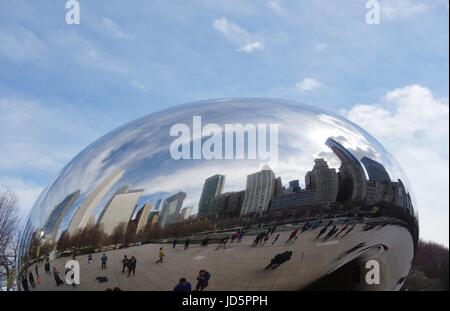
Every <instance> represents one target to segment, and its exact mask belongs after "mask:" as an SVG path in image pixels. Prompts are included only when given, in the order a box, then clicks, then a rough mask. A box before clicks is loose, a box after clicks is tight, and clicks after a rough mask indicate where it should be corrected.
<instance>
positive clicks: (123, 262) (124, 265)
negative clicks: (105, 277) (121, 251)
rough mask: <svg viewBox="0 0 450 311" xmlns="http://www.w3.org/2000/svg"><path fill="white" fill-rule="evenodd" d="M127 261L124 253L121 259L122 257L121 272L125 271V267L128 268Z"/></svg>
mask: <svg viewBox="0 0 450 311" xmlns="http://www.w3.org/2000/svg"><path fill="white" fill-rule="evenodd" d="M128 263H129V259H128V257H127V255H124V256H123V259H122V273H124V272H125V268H128V270H129V266H128Z"/></svg>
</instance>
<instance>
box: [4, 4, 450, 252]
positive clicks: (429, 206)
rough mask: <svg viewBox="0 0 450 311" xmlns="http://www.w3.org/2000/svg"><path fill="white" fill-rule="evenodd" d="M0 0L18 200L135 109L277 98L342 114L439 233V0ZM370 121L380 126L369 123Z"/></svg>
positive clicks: (7, 161)
mask: <svg viewBox="0 0 450 311" xmlns="http://www.w3.org/2000/svg"><path fill="white" fill-rule="evenodd" d="M79 2H80V5H81V24H80V25H67V24H66V23H65V14H66V9H65V3H66V1H64V0H60V1H50V0H48V1H47V0H41V1H39V2H37V1H36V2H31V1H21V0H3V1H1V2H0V150H1V152H0V187H3V188H8V189H11V190H14V191H16V192H17V194H18V196H19V199H20V202H21V207H22V209H23V210H24V211H27V210H29V209H30V208H31V205H32V204H33V202H34V200H35V199H36V197H37V195H38V194H39V193H40V191H41V190H42V189H43V187H45V185H47V184H48V183H49V182H50V181H51V179H52V177H54V176H55V175H56V173H57V172H58V171H59V170H60V169H61V168H62V167H63V166H64V165H65V164H66V163H67V162H68V161H69V160H70V159H71V158H73V157H74V156H75V155H76V154H77V153H78V152H79V151H80V150H81V149H82V148H83V147H85V146H86V145H88V144H89V143H91V142H92V141H94V140H95V139H96V138H98V137H100V136H101V135H103V134H105V133H107V132H108V131H110V130H112V129H114V128H115V127H117V126H119V125H122V124H123V123H125V122H127V121H130V120H133V119H135V118H137V117H140V116H142V115H145V114H148V113H151V112H154V111H158V110H161V109H163V108H166V107H169V106H173V105H177V104H182V103H186V102H191V101H196V100H200V99H207V98H217V97H239V96H257V97H278V98H284V99H292V100H297V101H301V102H304V103H308V104H313V105H317V106H320V107H323V108H326V109H329V110H332V111H334V112H338V113H341V114H342V115H344V116H346V117H348V118H350V119H352V120H353V121H355V122H356V123H358V124H359V125H361V126H362V127H364V128H366V129H367V130H368V131H369V132H370V133H371V134H373V135H374V136H375V137H376V138H377V139H378V140H379V141H380V142H381V143H383V144H384V145H385V147H386V148H387V149H388V150H390V151H391V152H392V153H393V154H394V155H395V156H396V157H397V159H398V160H399V161H400V162H401V163H402V165H403V168H404V170H405V171H406V172H407V173H408V176H409V178H410V180H411V183H412V186H413V189H414V190H415V194H416V197H417V200H418V205H419V214H420V219H421V220H420V221H421V233H422V237H423V238H425V239H433V240H437V241H439V242H441V243H444V244H446V245H448V236H449V229H448V218H449V217H448V210H449V199H448V197H449V194H448V180H449V176H448V149H449V148H448V140H449V138H448V122H449V121H448V120H449V109H448V97H449V95H448V94H449V89H448V85H449V74H448V73H449V60H448V54H449V39H448V37H449V29H448V27H449V26H448V24H449V20H448V18H449V17H448V15H449V9H448V0H431V1H424V0H423V1H419V0H397V1H380V3H381V23H380V24H379V25H368V24H367V23H366V22H365V14H366V12H367V11H366V8H365V4H366V1H363V0H359V1H357V0H352V1H349V0H338V1H336V0H334V1H314V0H310V1H306V0H305V1H288V0H278V1H276V0H266V1H263V0H261V1H225V0H218V1H206V0H204V1H200V0H190V1H171V0H165V1H156V0H153V1H137V0H136V1H128V2H126V3H125V2H123V1H107V2H105V1H99V0H96V1H94V0H89V1H86V0H80V1H79ZM380 124H382V125H380Z"/></svg>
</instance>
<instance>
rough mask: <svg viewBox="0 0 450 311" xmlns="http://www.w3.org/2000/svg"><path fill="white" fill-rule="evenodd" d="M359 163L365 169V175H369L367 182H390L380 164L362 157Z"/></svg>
mask: <svg viewBox="0 0 450 311" xmlns="http://www.w3.org/2000/svg"><path fill="white" fill-rule="evenodd" d="M361 163H362V164H363V165H364V167H365V168H366V171H367V175H369V180H371V181H377V182H380V183H389V182H391V178H390V177H389V174H388V172H387V171H386V168H385V167H384V166H383V165H382V164H381V163H380V162H377V161H375V160H372V159H371V158H368V157H363V158H361Z"/></svg>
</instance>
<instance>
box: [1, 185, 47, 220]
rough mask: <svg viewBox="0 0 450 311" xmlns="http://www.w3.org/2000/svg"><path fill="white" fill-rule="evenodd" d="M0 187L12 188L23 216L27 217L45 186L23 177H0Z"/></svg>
mask: <svg viewBox="0 0 450 311" xmlns="http://www.w3.org/2000/svg"><path fill="white" fill-rule="evenodd" d="M0 189H3V190H10V191H13V192H14V193H15V195H16V196H17V199H18V204H19V209H20V211H21V214H22V215H21V216H23V217H25V216H27V215H28V212H29V211H30V209H31V207H33V204H34V202H36V199H37V198H38V196H39V194H40V193H41V192H42V190H43V189H44V188H43V187H41V186H39V185H36V184H35V183H31V182H27V181H25V180H23V179H21V178H17V177H14V178H7V177H0Z"/></svg>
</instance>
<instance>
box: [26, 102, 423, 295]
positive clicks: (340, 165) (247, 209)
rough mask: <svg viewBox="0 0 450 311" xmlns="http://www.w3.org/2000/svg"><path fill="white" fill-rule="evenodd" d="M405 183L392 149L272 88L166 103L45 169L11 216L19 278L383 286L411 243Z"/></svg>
mask: <svg viewBox="0 0 450 311" xmlns="http://www.w3.org/2000/svg"><path fill="white" fill-rule="evenodd" d="M380 126H382V124H380ZM410 191H411V190H410V188H409V185H408V182H407V179H406V177H405V175H404V173H403V172H402V170H401V168H400V165H399V164H398V163H397V161H396V160H395V159H394V158H393V157H392V155H390V154H389V153H388V152H387V151H386V150H385V149H384V147H383V146H382V145H381V144H380V143H378V142H377V141H376V140H375V139H374V138H373V137H371V136H370V135H369V134H368V133H366V132H365V131H364V130H363V129H361V128H360V127H358V126H357V125H355V124H353V123H351V122H350V121H348V120H345V119H344V118H342V117H340V116H338V115H335V114H332V113H330V112H327V111H323V110H321V109H318V108H315V107H312V106H307V105H302V104H299V103H295V102H290V101H284V100H275V99H259V98H245V99H241V98H236V99H217V100H208V101H202V102H196V103H191V104H186V105H181V106H177V107H173V108H170V109H167V110H164V111H161V112H157V113H153V114H151V115H149V116H146V117H143V118H140V119H138V120H135V121H133V122H130V123H128V124H126V125H124V126H122V127H120V128H118V129H116V130H113V131H112V132H110V133H108V134H107V135H105V136H103V137H101V138H100V139H98V140H97V141H96V142H94V143H93V144H91V145H90V146H88V147H87V148H86V149H84V150H83V151H82V152H81V153H80V154H78V155H77V156H76V157H75V158H74V159H72V160H71V161H70V162H69V163H68V164H67V165H66V166H65V167H64V168H63V169H62V170H61V171H60V172H59V174H58V175H57V176H56V178H55V179H54V180H53V181H52V182H51V183H50V184H49V185H48V186H47V188H46V189H45V190H44V191H43V192H42V194H41V195H40V197H39V198H38V200H37V201H36V203H35V205H34V207H33V209H32V211H31V213H30V216H29V219H28V221H27V223H26V227H25V229H24V232H23V234H22V237H21V241H20V247H19V258H18V267H19V268H18V270H19V271H18V272H19V273H18V284H19V287H20V289H22V290H106V289H108V288H115V287H118V288H120V289H121V290H173V289H174V287H175V286H176V285H177V284H178V283H179V280H180V279H182V278H184V279H186V280H187V281H189V282H191V283H192V285H193V286H192V287H193V289H199V290H202V289H203V290H321V289H338V290H398V289H400V288H401V286H402V284H403V282H404V280H405V278H406V277H407V275H408V273H409V271H410V268H411V265H412V263H413V260H414V255H415V251H416V247H417V243H418V222H417V213H416V210H415V207H414V204H413V203H414V199H413V196H412V193H411V192H410ZM125 256H126V257H125ZM38 275H39V281H40V282H39V284H35V283H36V282H35V279H36V277H37V276H38ZM33 281H34V282H33ZM33 283H34V284H33ZM182 285H183V284H182ZM178 288H180V287H178ZM181 288H182V286H181Z"/></svg>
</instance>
